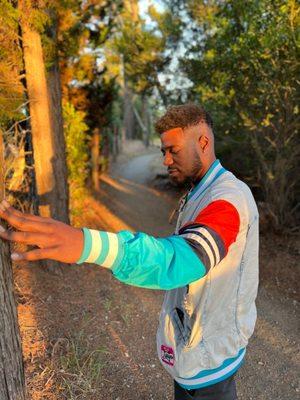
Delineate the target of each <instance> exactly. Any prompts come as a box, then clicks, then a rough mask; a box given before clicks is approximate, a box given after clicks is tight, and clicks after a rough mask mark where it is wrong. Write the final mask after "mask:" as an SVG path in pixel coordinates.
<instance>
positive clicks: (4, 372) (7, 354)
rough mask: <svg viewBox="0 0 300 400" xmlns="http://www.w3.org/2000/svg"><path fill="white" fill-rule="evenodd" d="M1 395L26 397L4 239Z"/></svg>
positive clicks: (0, 261) (0, 259) (0, 255)
mask: <svg viewBox="0 0 300 400" xmlns="http://www.w3.org/2000/svg"><path fill="white" fill-rule="evenodd" d="M3 161H4V160H3V142H2V134H1V132H0V201H1V200H2V199H3V194H4V182H3V176H4V174H3V172H4V171H3V165H4V162H3ZM0 399H1V400H25V377H24V366H23V359H22V347H21V339H20V332H19V326H18V319H17V310H16V304H15V299H14V294H13V275H12V268H11V262H10V257H9V247H8V243H4V242H3V241H2V240H1V239H0Z"/></svg>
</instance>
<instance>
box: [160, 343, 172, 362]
mask: <svg viewBox="0 0 300 400" xmlns="http://www.w3.org/2000/svg"><path fill="white" fill-rule="evenodd" d="M160 350H161V359H162V361H163V362H164V363H165V364H168V365H170V366H171V367H173V365H174V362H175V355H174V350H173V349H172V347H169V346H165V345H164V344H162V345H161V347H160Z"/></svg>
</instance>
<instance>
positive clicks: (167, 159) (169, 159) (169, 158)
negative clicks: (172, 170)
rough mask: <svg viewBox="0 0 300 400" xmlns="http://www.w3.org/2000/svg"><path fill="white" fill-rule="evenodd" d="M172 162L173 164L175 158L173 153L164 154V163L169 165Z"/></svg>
mask: <svg viewBox="0 0 300 400" xmlns="http://www.w3.org/2000/svg"><path fill="white" fill-rule="evenodd" d="M172 164H173V158H172V156H171V154H170V153H166V154H165V155H164V165H165V166H166V167H169V166H170V165H172Z"/></svg>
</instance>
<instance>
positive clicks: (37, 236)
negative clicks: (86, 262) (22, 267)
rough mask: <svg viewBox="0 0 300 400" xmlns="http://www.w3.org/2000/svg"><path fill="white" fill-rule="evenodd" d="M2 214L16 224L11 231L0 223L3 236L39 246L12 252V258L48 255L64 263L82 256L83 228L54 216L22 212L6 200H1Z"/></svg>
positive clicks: (34, 257) (3, 217) (4, 218)
mask: <svg viewBox="0 0 300 400" xmlns="http://www.w3.org/2000/svg"><path fill="white" fill-rule="evenodd" d="M0 218H2V219H3V220H5V221H7V222H8V223H9V225H11V226H12V227H14V228H16V231H11V230H6V229H4V228H3V227H2V226H1V225H0V238H2V239H5V240H10V241H13V242H18V243H24V244H28V245H34V246H37V247H38V249H34V250H30V251H28V252H25V253H20V252H18V253H16V252H15V253H13V254H12V255H11V258H12V259H13V260H28V261H35V260H43V259H46V258H48V259H52V260H57V261H61V262H65V263H74V262H76V261H78V260H79V258H80V256H81V253H82V250H83V245H84V236H83V232H82V230H81V229H78V228H73V227H71V226H69V225H66V224H64V223H62V222H59V221H56V220H54V219H52V218H42V217H38V216H36V215H31V214H24V213H21V212H20V211H17V210H16V209H15V208H13V207H11V206H10V204H9V203H8V202H7V201H6V200H3V201H2V202H1V203H0Z"/></svg>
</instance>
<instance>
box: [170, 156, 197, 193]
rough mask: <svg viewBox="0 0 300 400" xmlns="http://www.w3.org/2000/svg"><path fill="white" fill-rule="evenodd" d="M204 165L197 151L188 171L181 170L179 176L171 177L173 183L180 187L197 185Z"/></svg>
mask: <svg viewBox="0 0 300 400" xmlns="http://www.w3.org/2000/svg"><path fill="white" fill-rule="evenodd" d="M202 166H203V164H202V162H201V159H200V156H199V154H198V153H197V151H196V150H194V153H193V155H192V164H191V166H190V168H189V170H188V171H184V170H183V169H179V174H178V176H174V177H171V181H172V182H173V183H175V184H176V186H179V187H186V188H188V187H190V186H191V185H195V184H196V183H197V182H198V181H199V172H200V171H201V168H202Z"/></svg>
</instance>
